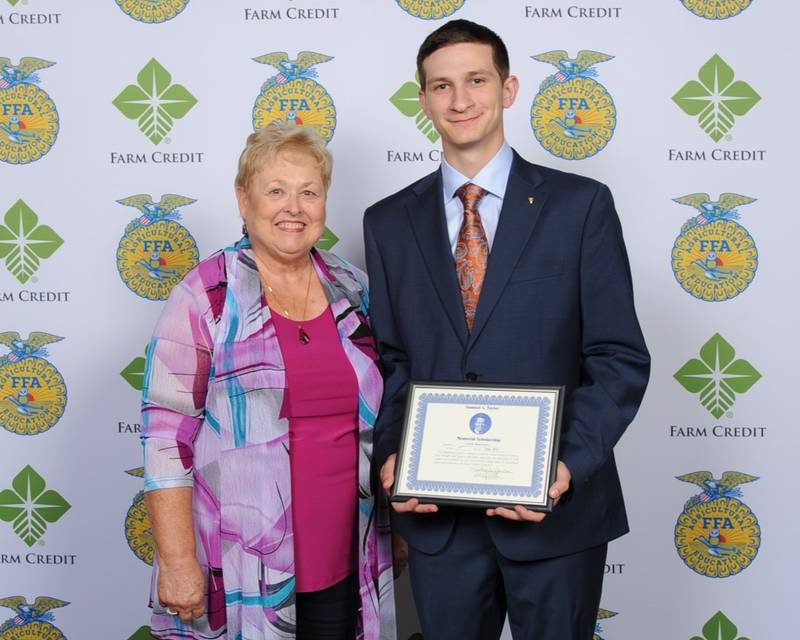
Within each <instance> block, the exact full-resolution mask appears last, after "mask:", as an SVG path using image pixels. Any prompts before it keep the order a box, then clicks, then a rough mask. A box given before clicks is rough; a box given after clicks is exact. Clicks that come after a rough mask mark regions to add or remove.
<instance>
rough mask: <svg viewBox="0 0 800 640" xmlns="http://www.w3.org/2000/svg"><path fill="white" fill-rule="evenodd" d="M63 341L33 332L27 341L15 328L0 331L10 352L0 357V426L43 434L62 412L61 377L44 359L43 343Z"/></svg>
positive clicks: (26, 433) (64, 401) (63, 389)
mask: <svg viewBox="0 0 800 640" xmlns="http://www.w3.org/2000/svg"><path fill="white" fill-rule="evenodd" d="M59 340H63V338H59V337H58V336H53V335H50V334H49V333H43V332H41V331H33V332H31V334H30V335H29V336H28V339H27V340H23V339H22V337H21V336H20V335H19V333H17V332H16V331H5V332H3V333H0V344H3V345H5V346H6V347H8V348H9V349H10V350H11V353H9V354H6V355H5V356H3V357H2V358H0V427H3V428H4V429H6V430H7V431H10V432H11V433H16V434H19V435H21V436H33V435H36V434H38V433H44V432H45V431H47V430H48V429H49V428H50V427H52V426H53V425H54V424H55V423H56V422H58V420H59V418H61V416H62V415H63V414H64V407H66V406H67V387H66V386H65V385H64V378H62V377H61V374H60V373H59V372H58V369H56V368H55V367H54V366H53V365H52V364H50V363H49V362H48V361H47V360H45V358H46V357H47V355H48V354H47V349H45V345H48V344H50V343H51V342H58V341H59Z"/></svg>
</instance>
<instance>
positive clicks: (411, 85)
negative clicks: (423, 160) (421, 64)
mask: <svg viewBox="0 0 800 640" xmlns="http://www.w3.org/2000/svg"><path fill="white" fill-rule="evenodd" d="M415 78H416V81H415V82H406V83H405V84H404V85H403V86H402V87H400V88H399V89H398V90H397V91H396V92H395V94H394V95H393V96H392V97H391V98H389V102H391V103H392V104H393V105H394V106H395V107H397V110H398V111H399V112H400V113H402V114H403V115H404V116H406V117H408V118H414V119H415V121H416V123H417V129H419V130H420V133H422V135H424V136H425V137H426V138H427V139H428V140H430V141H431V142H437V141H438V140H439V137H440V136H439V132H438V131H436V129H434V127H433V122H431V120H430V118H428V116H426V115H425V112H424V111H423V110H422V105H421V104H420V103H419V89H420V87H419V74H417V75H416V76H415Z"/></svg>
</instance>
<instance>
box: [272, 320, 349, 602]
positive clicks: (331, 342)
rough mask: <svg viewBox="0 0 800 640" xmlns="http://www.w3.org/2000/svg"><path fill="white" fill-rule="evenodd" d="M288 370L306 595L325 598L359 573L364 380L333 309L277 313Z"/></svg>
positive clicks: (300, 585)
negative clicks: (301, 315)
mask: <svg viewBox="0 0 800 640" xmlns="http://www.w3.org/2000/svg"><path fill="white" fill-rule="evenodd" d="M272 319H273V321H274V322H275V327H276V331H277V333H278V342H279V344H280V347H281V353H282V354H283V359H284V362H285V365H286V395H285V396H284V403H283V407H282V410H281V415H282V417H287V418H289V458H290V464H291V476H292V521H293V525H294V549H295V575H296V578H297V586H296V589H297V591H298V592H304V591H320V590H322V589H325V588H327V587H330V586H333V585H334V584H336V583H337V582H340V581H341V580H343V579H344V578H346V577H347V576H348V575H350V574H351V573H353V572H354V571H355V570H356V559H357V553H356V538H357V517H358V512H357V509H358V381H357V379H356V375H355V372H354V371H353V368H352V366H351V365H350V361H349V360H348V359H347V357H346V356H345V353H344V349H343V348H342V343H341V340H340V338H339V334H338V333H337V329H336V323H335V322H334V318H333V314H332V312H331V309H330V307H326V308H325V311H323V312H322V314H321V315H319V316H318V317H316V318H314V319H312V320H307V321H305V322H303V323H302V326H303V329H304V330H305V332H306V333H307V334H308V336H309V337H310V341H309V342H308V344H302V343H301V342H300V340H299V339H298V323H297V322H296V321H294V320H289V319H287V318H285V317H283V316H282V315H281V314H280V313H278V312H277V311H273V312H272Z"/></svg>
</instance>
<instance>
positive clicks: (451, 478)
mask: <svg viewBox="0 0 800 640" xmlns="http://www.w3.org/2000/svg"><path fill="white" fill-rule="evenodd" d="M563 405H564V387H545V386H531V385H512V384H502V385H494V384H478V383H447V382H424V381H411V382H409V389H408V403H407V405H406V416H405V424H404V426H403V437H402V442H401V446H400V452H399V454H398V458H397V463H396V465H395V483H394V490H393V492H392V497H391V500H392V501H393V502H402V501H405V500H408V499H410V498H418V499H419V500H420V502H428V503H435V504H455V505H462V506H475V507H483V508H486V507H499V506H503V507H509V506H510V507H513V506H514V505H517V504H520V505H523V506H525V507H527V508H528V509H532V510H535V511H551V510H552V506H553V505H552V500H551V499H550V497H549V496H548V495H547V494H548V490H549V489H550V485H551V484H552V483H553V482H554V481H555V476H556V465H557V462H558V442H559V435H560V430H561V413H562V410H563Z"/></svg>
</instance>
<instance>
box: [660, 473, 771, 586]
mask: <svg viewBox="0 0 800 640" xmlns="http://www.w3.org/2000/svg"><path fill="white" fill-rule="evenodd" d="M677 479H678V480H683V481H684V482H691V483H693V484H696V485H697V486H698V487H700V488H701V489H702V490H703V491H702V492H701V493H698V494H697V495H695V496H692V497H691V498H689V500H688V501H687V502H686V504H685V505H684V507H683V513H681V515H680V516H678V522H677V523H676V525H675V546H676V547H677V549H678V555H679V556H680V558H681V560H683V561H684V562H685V563H686V566H687V567H689V568H690V569H691V570H692V571H694V572H696V573H699V574H700V575H703V576H707V577H709V578H728V577H730V576H733V575H736V574H737V573H739V572H740V571H742V570H744V569H746V568H747V567H748V566H750V563H751V562H752V561H753V559H754V558H755V557H756V554H757V553H758V548H759V546H760V545H761V527H760V526H759V524H758V518H756V516H755V514H754V513H753V512H752V511H750V507H748V506H747V505H746V504H744V503H743V502H742V501H741V500H739V498H740V497H741V495H742V491H741V489H739V485H741V484H744V483H745V482H753V481H755V480H758V478H757V477H756V476H750V475H747V474H746V473H739V472H738V471H726V472H725V473H723V474H722V478H720V479H715V478H714V477H713V476H712V475H711V472H710V471H696V472H695V473H689V474H686V475H684V476H678V477H677Z"/></svg>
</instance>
